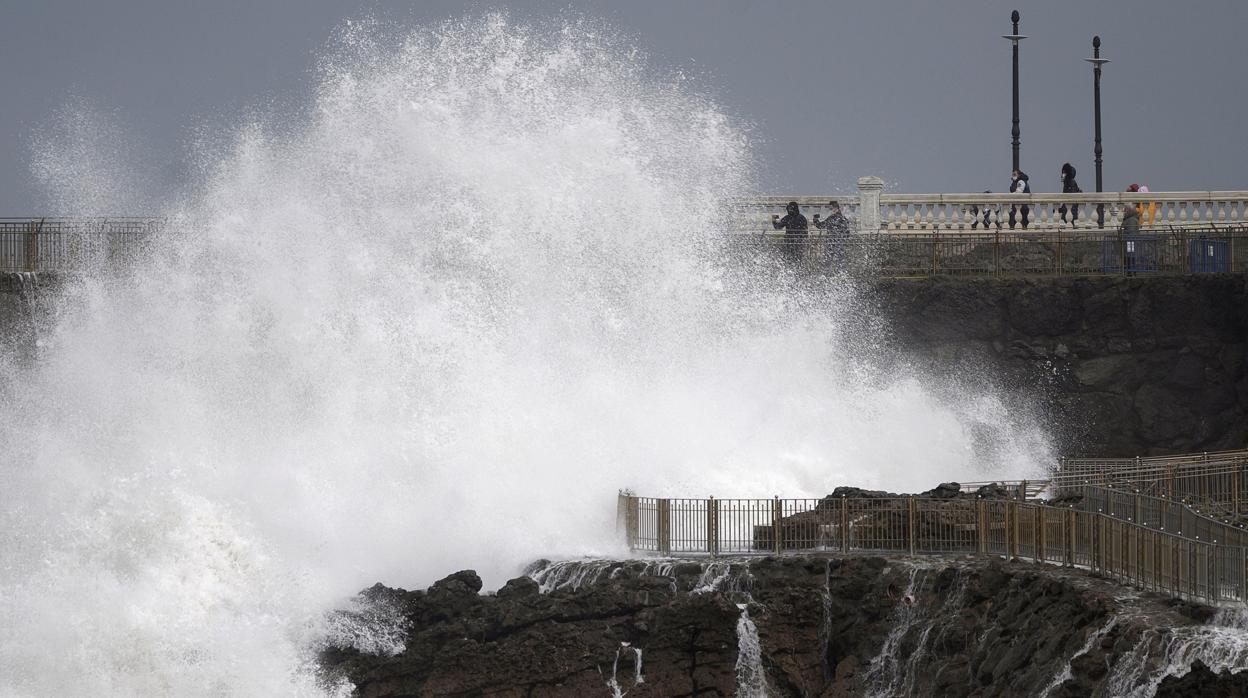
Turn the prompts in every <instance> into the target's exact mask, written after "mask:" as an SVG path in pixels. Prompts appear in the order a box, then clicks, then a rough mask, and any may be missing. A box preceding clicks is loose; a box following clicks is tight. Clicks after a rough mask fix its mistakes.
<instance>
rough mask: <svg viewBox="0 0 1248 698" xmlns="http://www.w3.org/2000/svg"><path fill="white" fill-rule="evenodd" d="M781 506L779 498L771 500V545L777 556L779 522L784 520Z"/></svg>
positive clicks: (778, 550) (778, 548) (778, 552)
mask: <svg viewBox="0 0 1248 698" xmlns="http://www.w3.org/2000/svg"><path fill="white" fill-rule="evenodd" d="M782 506H783V505H782V504H781V503H780V497H779V496H776V497H774V498H773V499H772V500H771V537H772V541H771V543H772V547H773V548H775V551H776V554H777V555H779V554H780V520H781V519H783V518H784V510H783V509H782V508H781V507H782Z"/></svg>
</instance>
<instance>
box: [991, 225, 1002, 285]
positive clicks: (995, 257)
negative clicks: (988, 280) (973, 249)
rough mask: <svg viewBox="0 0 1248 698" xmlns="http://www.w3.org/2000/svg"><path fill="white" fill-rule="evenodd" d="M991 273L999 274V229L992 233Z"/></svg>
mask: <svg viewBox="0 0 1248 698" xmlns="http://www.w3.org/2000/svg"><path fill="white" fill-rule="evenodd" d="M992 275H993V276H1000V275H1001V231H1000V230H994V231H993V233H992Z"/></svg>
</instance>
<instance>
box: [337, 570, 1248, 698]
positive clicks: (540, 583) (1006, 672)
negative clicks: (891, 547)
mask: <svg viewBox="0 0 1248 698" xmlns="http://www.w3.org/2000/svg"><path fill="white" fill-rule="evenodd" d="M480 586H481V582H480V579H479V578H478V577H477V575H476V574H474V573H473V572H471V571H465V572H459V573H456V574H454V575H451V576H450V577H447V578H446V579H443V580H442V581H440V582H438V583H437V584H435V585H433V586H432V587H431V588H429V589H428V590H426V591H403V590H400V589H387V588H385V587H382V586H380V585H378V586H375V587H373V588H371V589H368V590H366V591H365V592H363V594H362V596H363V598H364V599H366V600H367V604H368V606H367V608H371V609H373V611H372V612H376V609H378V608H381V609H387V612H392V613H395V614H397V615H398V616H399V617H401V619H402V620H403V622H404V623H405V624H406V627H407V629H408V636H407V639H406V642H405V647H404V649H402V651H400V652H398V653H395V654H390V655H379V654H369V653H366V652H361V651H360V650H358V649H352V648H350V647H345V646H344V647H331V648H328V649H327V650H325V652H324V653H323V656H322V661H323V665H324V666H325V668H326V669H325V670H326V672H327V678H335V677H339V676H346V677H348V678H349V679H350V680H351V681H352V682H354V683H355V685H356V686H357V689H358V694H359V695H361V696H417V695H440V696H441V695H461V696H469V695H489V696H570V695H579V696H595V695H602V696H610V695H616V696H621V695H624V694H627V695H630V696H729V695H744V696H761V695H768V696H861V695H881V696H920V695H922V696H928V695H941V696H1018V695H1044V696H1118V695H1153V694H1154V692H1155V691H1158V690H1159V689H1161V690H1162V691H1163V693H1160V694H1159V695H1177V694H1176V693H1174V691H1175V690H1181V688H1182V687H1181V686H1179V687H1177V688H1176V686H1175V682H1176V681H1177V680H1179V678H1180V677H1181V678H1182V680H1185V681H1187V682H1189V683H1192V684H1193V685H1196V686H1198V687H1200V690H1202V691H1224V692H1225V691H1228V690H1234V688H1235V687H1236V686H1239V685H1242V680H1241V678H1242V675H1232V674H1230V673H1218V672H1223V671H1224V670H1225V669H1227V668H1229V667H1242V666H1244V665H1245V662H1246V660H1248V642H1246V641H1245V639H1244V638H1245V637H1248V636H1246V635H1245V632H1244V631H1243V630H1240V629H1236V628H1232V627H1227V624H1225V623H1224V624H1222V625H1209V624H1207V623H1206V621H1208V620H1210V618H1211V616H1212V615H1213V611H1212V609H1208V608H1205V607H1200V606H1193V605H1188V604H1184V603H1180V602H1172V601H1167V600H1164V599H1162V598H1160V597H1155V596H1148V595H1140V594H1136V593H1133V592H1130V591H1129V590H1125V589H1123V588H1122V587H1120V586H1118V585H1116V584H1113V583H1111V582H1108V581H1102V580H1098V579H1093V578H1089V577H1087V576H1085V575H1083V574H1081V573H1078V572H1074V571H1070V570H1063V569H1061V568H1057V567H1052V566H1045V565H1036V564H1029V563H1021V562H1016V563H1005V562H1002V561H999V560H995V559H993V560H985V559H974V558H964V559H940V560H937V559H926V560H916V561H897V560H886V559H883V558H878V557H854V558H824V557H782V558H760V559H753V560H748V559H738V560H720V561H715V562H708V561H703V562H699V561H677V560H648V561H605V560H600V561H592V562H563V563H550V562H540V563H537V564H535V565H534V566H533V567H532V568H531V569H530V570H529V572H528V574H527V575H526V576H524V577H520V578H517V579H513V580H512V581H510V582H508V583H507V584H506V585H505V586H504V587H502V588H501V589H499V590H498V592H497V593H494V594H487V595H481V594H480V593H479V592H480ZM359 612H360V611H358V610H357V611H353V612H352V613H359ZM1196 660H1200V661H1202V662H1203V663H1204V664H1205V665H1207V667H1198V668H1197V670H1196V673H1195V674H1194V675H1192V676H1190V677H1188V676H1185V675H1187V674H1188V671H1189V668H1190V667H1191V666H1192V664H1193V662H1195V661H1196ZM1237 681H1238V682H1239V683H1235V682H1237Z"/></svg>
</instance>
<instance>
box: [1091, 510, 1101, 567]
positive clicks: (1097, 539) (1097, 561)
mask: <svg viewBox="0 0 1248 698" xmlns="http://www.w3.org/2000/svg"><path fill="white" fill-rule="evenodd" d="M1089 516H1090V517H1092V569H1093V571H1096V572H1100V571H1101V516H1100V514H1089Z"/></svg>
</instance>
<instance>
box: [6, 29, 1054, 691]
mask: <svg viewBox="0 0 1248 698" xmlns="http://www.w3.org/2000/svg"><path fill="white" fill-rule="evenodd" d="M615 37H616V33H615V32H613V31H612V30H611V28H610V27H608V26H605V25H603V24H600V23H598V22H596V21H593V20H578V19H573V20H569V21H568V22H567V23H565V24H559V25H542V26H529V25H525V24H524V23H522V22H518V21H516V20H514V19H511V18H509V17H507V16H505V15H484V16H473V17H468V18H464V19H462V20H457V21H453V22H449V23H447V24H445V25H441V26H437V27H426V28H416V29H408V30H399V29H396V28H394V27H378V26H374V25H371V24H369V23H367V22H361V23H355V24H351V25H346V26H344V27H343V28H342V29H341V31H340V32H339V35H338V36H337V38H336V39H335V41H334V42H333V44H332V45H331V46H329V47H327V48H326V50H325V52H324V55H323V56H322V58H321V60H320V62H319V64H318V66H317V69H316V80H315V81H314V87H313V89H312V91H311V93H310V94H309V95H307V104H306V108H303V109H299V110H295V112H293V113H286V114H282V115H274V114H262V115H256V114H255V113H249V114H242V115H239V116H238V117H237V119H236V123H235V124H234V125H233V127H232V128H230V129H228V130H226V131H225V132H218V133H214V134H212V137H211V138H207V139H205V141H204V142H203V144H202V145H201V146H200V147H198V148H196V149H195V156H194V159H193V162H191V163H190V164H189V165H188V169H189V170H190V171H193V172H194V173H196V174H195V176H194V178H193V180H194V181H193V183H192V184H191V185H190V186H188V187H187V188H186V190H185V191H184V192H182V193H180V194H178V195H177V196H174V197H172V198H171V199H170V200H168V201H163V202H161V203H160V205H159V207H158V212H159V213H161V214H163V215H167V216H169V217H170V220H171V229H172V231H173V232H171V233H170V234H169V235H166V236H164V237H162V238H161V239H160V240H159V241H157V242H156V243H155V246H154V248H153V249H152V250H151V252H150V255H149V256H148V258H146V259H144V260H143V262H142V263H141V264H140V265H138V266H137V267H136V268H134V269H133V270H131V271H130V272H127V273H123V274H117V273H104V272H101V273H98V274H90V275H86V276H84V277H83V278H81V279H80V280H78V281H77V282H75V283H73V284H70V285H69V287H68V288H66V289H65V291H64V293H63V297H62V298H61V299H59V302H58V306H57V307H58V310H57V312H56V313H55V315H54V317H53V319H52V320H51V321H49V322H48V323H47V325H46V326H45V327H42V328H40V333H41V346H40V349H39V358H38V360H37V361H36V362H34V363H33V364H29V363H22V362H19V361H16V360H14V359H13V358H11V357H4V358H2V359H0V372H2V373H0V453H3V454H4V458H3V463H2V465H0V467H3V473H2V475H3V481H4V486H3V488H0V629H2V630H3V632H0V696H19V695H54V694H63V695H81V694H84V693H90V694H92V695H127V696H129V695H179V696H194V695H210V694H211V695H327V694H328V695H332V694H335V693H340V692H342V691H344V690H347V687H345V686H342V685H338V684H332V683H330V684H327V683H325V682H324V681H322V680H321V679H320V678H318V676H317V675H316V672H315V653H316V651H317V648H318V647H320V646H322V645H323V644H324V643H325V642H326V641H328V640H338V641H349V642H353V643H356V644H357V645H359V646H361V647H365V648H368V649H370V650H373V651H394V650H396V649H397V648H399V647H401V642H402V633H401V629H398V628H396V627H395V626H394V625H393V624H392V623H388V622H387V621H386V619H385V618H374V620H373V621H372V622H371V623H370V624H367V625H365V626H361V627H343V626H342V625H341V620H339V621H329V620H326V612H327V611H328V610H330V609H333V608H337V607H341V606H342V605H343V604H345V603H348V602H347V601H345V599H346V598H348V597H349V596H351V595H352V594H353V593H354V592H355V591H357V590H358V589H360V588H362V587H363V586H366V585H368V584H371V583H373V582H375V581H382V582H385V583H387V584H389V585H394V586H405V587H422V586H424V585H427V584H429V583H431V582H432V581H434V580H436V579H438V578H439V577H441V576H443V575H445V574H447V573H449V572H452V571H454V570H457V569H464V568H474V569H477V570H479V571H480V572H481V574H482V575H483V577H484V578H485V580H486V585H487V587H497V586H498V585H499V584H501V583H502V582H503V581H505V580H506V579H507V578H508V577H510V576H515V575H517V574H518V573H519V569H520V566H522V565H523V564H524V563H526V562H528V561H530V560H532V559H534V558H536V557H538V556H547V557H558V556H577V555H585V554H596V555H618V554H623V553H624V551H622V550H620V548H619V541H618V540H617V539H616V538H615V535H614V514H615V511H614V506H615V494H616V491H617V489H618V488H621V487H629V488H632V489H633V490H634V491H636V492H639V493H641V494H655V495H670V496H682V495H683V496H699V497H700V496H707V495H715V496H719V497H729V496H756V497H770V496H772V495H776V494H779V495H782V496H821V495H823V494H826V493H827V492H828V491H830V490H831V488H832V487H834V486H836V485H839V484H856V485H861V486H868V487H883V488H889V489H893V490H915V489H926V488H928V487H931V486H933V485H934V484H936V483H937V482H939V481H942V480H949V479H958V478H962V479H971V478H987V477H1003V476H1016V477H1022V476H1028V475H1034V474H1035V473H1037V472H1039V471H1040V470H1041V469H1042V468H1043V466H1044V465H1045V464H1046V463H1047V460H1048V458H1049V457H1050V455H1051V454H1050V446H1049V441H1048V438H1047V436H1046V435H1045V433H1044V430H1043V429H1042V428H1040V427H1039V426H1037V425H1036V424H1035V422H1034V421H1032V420H1029V419H1028V418H1027V417H1026V416H1025V415H1022V414H1020V413H1018V412H1017V411H1015V410H1013V409H1011V408H1010V407H1009V403H1008V402H1007V401H1006V400H1004V399H1003V398H1002V397H1000V396H999V395H997V394H996V393H994V392H993V391H992V389H991V387H990V386H988V385H981V384H980V383H978V382H973V381H972V382H965V381H963V382H958V381H953V382H942V381H943V380H944V379H943V378H938V377H932V376H922V375H916V374H914V373H913V372H908V371H906V370H904V369H899V368H897V367H896V366H893V367H891V368H889V369H888V370H886V371H885V370H881V369H880V368H878V365H877V363H876V362H874V361H873V353H872V352H873V349H872V346H873V344H872V342H871V340H870V338H864V337H863V336H862V333H861V332H860V331H858V330H855V329H854V328H855V327H858V328H860V327H861V318H862V315H863V313H865V312H869V308H866V307H865V306H864V305H863V304H862V303H861V302H860V301H859V300H858V297H857V294H856V292H855V289H854V287H853V284H852V283H850V282H847V281H843V280H842V281H837V280H833V281H825V282H816V281H805V282H803V281H799V280H796V279H794V278H793V276H792V274H791V273H790V272H789V271H787V270H786V268H785V267H784V266H783V265H780V264H776V263H772V262H768V261H759V262H757V263H751V264H740V263H736V262H729V261H725V260H726V259H727V256H726V255H725V254H724V251H723V244H722V229H723V227H724V221H725V215H726V213H727V212H728V211H729V210H730V209H729V206H728V199H729V198H731V197H733V196H737V195H742V194H750V193H757V191H758V184H757V182H756V180H755V176H754V162H753V155H752V150H751V146H750V136H749V133H750V132H751V130H750V128H749V126H748V125H747V124H743V123H741V122H740V121H739V120H738V119H736V118H734V117H733V116H731V115H730V114H728V113H727V112H726V110H725V109H724V108H723V107H721V106H720V105H719V104H718V103H717V102H716V100H715V99H714V98H713V97H710V96H707V95H706V94H703V93H701V92H699V90H698V89H695V88H692V87H689V83H688V81H686V80H684V79H683V78H682V77H681V76H680V75H678V74H673V73H668V72H664V70H662V69H661V67H657V66H655V65H654V64H653V63H652V62H651V60H650V59H648V58H647V57H646V56H645V55H644V53H643V52H642V51H639V50H638V49H637V48H635V47H634V46H632V45H630V44H628V43H626V42H623V41H620V40H618V39H616V38H615ZM71 122H72V124H76V125H77V126H76V130H74V129H71V131H70V132H69V133H68V135H66V136H65V137H63V138H60V139H58V138H50V139H46V140H43V141H41V142H40V144H39V148H40V150H39V156H38V158H37V162H36V165H37V167H36V170H37V173H38V174H39V175H40V176H42V177H44V178H45V179H46V182H47V186H48V189H49V191H50V192H52V193H53V194H54V195H55V196H56V197H57V200H58V202H59V204H60V208H61V210H65V211H70V212H75V211H77V212H90V211H94V210H101V209H107V208H110V207H111V208H113V210H117V207H118V206H123V205H125V202H127V201H137V200H141V199H142V196H141V192H135V191H134V190H133V186H131V187H130V188H129V189H128V188H127V186H126V184H125V182H124V181H120V180H119V178H120V177H122V174H119V173H124V172H127V171H129V169H128V168H127V167H124V166H122V165H120V164H119V165H117V166H113V165H114V164H117V163H121V164H124V163H125V162H126V157H125V152H124V147H121V146H118V145H117V144H118V142H119V141H117V140H116V139H115V138H114V137H112V136H109V135H108V134H107V132H106V129H105V130H102V129H101V128H100V127H98V124H97V122H96V121H94V120H93V118H92V117H91V116H90V115H89V114H79V115H76V116H75V118H74V119H72V120H71ZM72 124H71V125H72ZM123 130H124V125H123ZM121 141H124V138H122V139H121ZM134 186H138V185H134ZM110 204H111V206H110ZM959 385H961V386H966V385H971V386H974V387H971V388H966V387H958V386H959ZM941 386H944V387H943V388H942V387H941ZM985 434H987V435H989V436H988V437H985ZM985 438H988V439H989V440H990V441H991V442H992V443H991V448H990V449H988V452H990V453H992V454H993V458H992V460H991V462H985V461H984V460H983V459H982V458H980V457H979V456H982V454H983V453H985V449H984V444H983V442H984V439H985Z"/></svg>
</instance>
